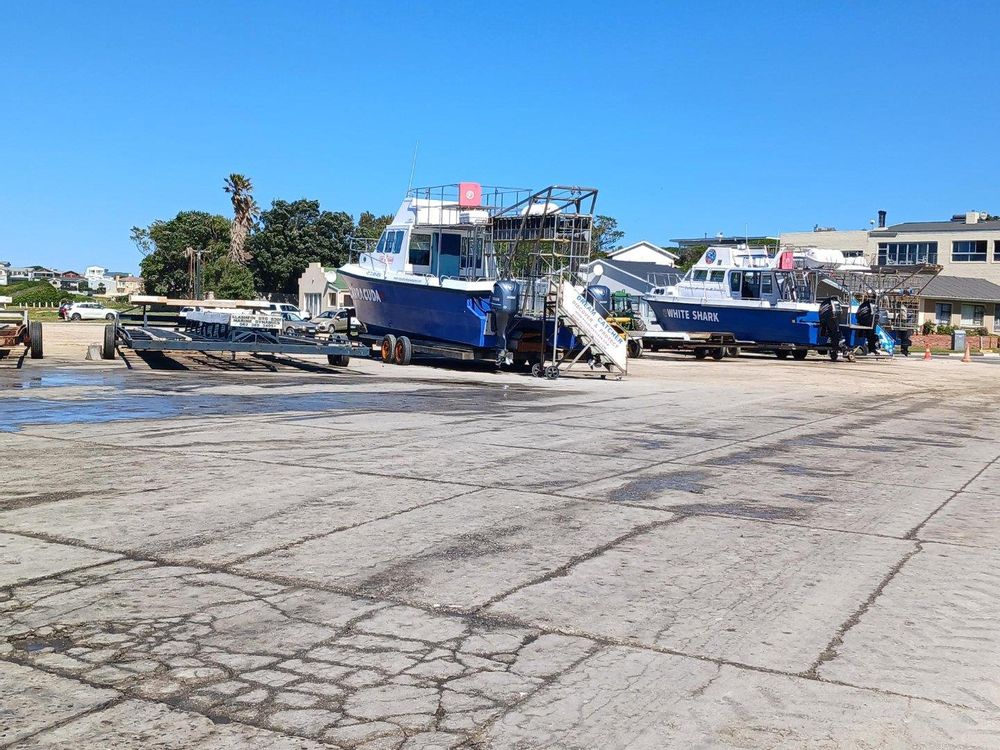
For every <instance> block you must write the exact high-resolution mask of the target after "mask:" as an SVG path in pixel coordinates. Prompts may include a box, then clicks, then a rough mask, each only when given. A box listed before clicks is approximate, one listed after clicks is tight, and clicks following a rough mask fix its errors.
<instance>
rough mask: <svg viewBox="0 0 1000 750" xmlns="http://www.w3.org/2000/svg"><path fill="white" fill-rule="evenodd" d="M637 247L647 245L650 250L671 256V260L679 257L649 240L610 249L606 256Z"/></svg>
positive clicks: (619, 253) (616, 254)
mask: <svg viewBox="0 0 1000 750" xmlns="http://www.w3.org/2000/svg"><path fill="white" fill-rule="evenodd" d="M638 247H648V248H649V249H650V250H653V251H655V252H658V253H661V254H663V255H666V256H667V257H668V258H672V259H673V260H677V259H678V258H680V256H679V255H678V254H677V253H673V252H671V251H670V250H669V249H667V248H665V247H660V246H659V245H656V244H654V243H652V242H650V241H649V240H640V241H639V242H634V243H632V244H631V245H629V246H628V247H620V248H618V249H617V250H612V251H611V252H610V253H608V257H609V258H614V257H616V256H618V255H622V254H623V253H627V252H628V251H629V250H635V249H636V248H638Z"/></svg>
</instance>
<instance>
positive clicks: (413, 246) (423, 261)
mask: <svg viewBox="0 0 1000 750" xmlns="http://www.w3.org/2000/svg"><path fill="white" fill-rule="evenodd" d="M409 261H410V263H411V264H412V265H414V266H429V265H430V264H431V236H430V235H429V234H417V233H416V232H414V233H413V234H411V235H410V254H409Z"/></svg>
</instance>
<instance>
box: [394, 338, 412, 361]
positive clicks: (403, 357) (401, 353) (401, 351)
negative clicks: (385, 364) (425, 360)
mask: <svg viewBox="0 0 1000 750" xmlns="http://www.w3.org/2000/svg"><path fill="white" fill-rule="evenodd" d="M392 359H393V361H394V362H395V363H396V364H397V365H408V364H410V360H411V359H413V344H411V343H410V339H409V337H408V336H400V337H399V338H398V339H396V346H395V347H393V350H392Z"/></svg>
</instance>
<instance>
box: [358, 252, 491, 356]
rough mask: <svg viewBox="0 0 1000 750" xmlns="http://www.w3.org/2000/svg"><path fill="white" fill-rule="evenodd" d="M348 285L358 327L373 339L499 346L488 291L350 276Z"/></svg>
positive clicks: (488, 347) (486, 347)
mask: <svg viewBox="0 0 1000 750" xmlns="http://www.w3.org/2000/svg"><path fill="white" fill-rule="evenodd" d="M339 273H340V274H341V276H343V277H344V278H345V279H346V280H347V285H348V287H349V288H350V290H351V299H352V301H353V303H354V309H355V310H356V311H357V313H356V315H357V318H358V321H360V322H361V323H362V324H364V326H365V328H366V330H367V331H368V332H369V333H371V334H374V335H377V336H382V335H385V334H389V333H392V334H395V335H397V336H398V335H400V334H405V335H407V336H410V337H411V338H415V339H426V340H429V341H439V342H442V343H448V344H458V345H462V346H471V347H474V348H477V349H493V348H496V346H497V337H496V332H495V331H494V330H493V315H492V313H491V312H490V294H491V292H490V291H487V290H476V291H472V290H463V289H449V288H446V287H437V286H426V285H423V284H413V283H408V282H405V281H395V280H392V279H379V278H371V277H367V276H361V275H357V274H353V273H351V272H349V271H345V270H344V269H341V270H340V271H339Z"/></svg>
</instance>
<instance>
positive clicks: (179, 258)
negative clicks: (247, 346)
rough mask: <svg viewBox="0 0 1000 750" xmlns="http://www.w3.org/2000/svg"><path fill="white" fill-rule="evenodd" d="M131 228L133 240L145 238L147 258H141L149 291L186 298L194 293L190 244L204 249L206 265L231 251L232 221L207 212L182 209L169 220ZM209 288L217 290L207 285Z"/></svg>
mask: <svg viewBox="0 0 1000 750" xmlns="http://www.w3.org/2000/svg"><path fill="white" fill-rule="evenodd" d="M137 229H138V228H137V227H133V228H132V230H133V231H132V239H133V241H136V244H137V247H139V250H140V252H142V251H143V250H144V248H143V246H142V244H140V242H138V241H137V239H140V240H141V239H146V240H147V241H148V245H147V246H146V248H145V257H144V258H143V259H142V261H140V263H139V267H140V268H141V270H142V277H143V279H144V280H145V285H146V293H147V294H160V295H165V296H168V297H185V296H188V295H191V294H193V288H192V279H191V275H190V273H189V268H190V261H189V259H188V255H187V253H186V250H187V248H188V247H192V248H195V249H196V250H201V251H202V259H203V265H204V266H205V267H207V266H208V265H209V264H211V263H212V261H213V260H215V259H217V258H220V257H223V256H226V255H227V254H228V252H229V220H228V219H226V217H224V216H219V215H217V214H209V213H205V212H204V211H181V212H180V213H179V214H177V216H175V217H174V218H173V219H170V220H169V221H162V220H157V221H154V222H153V223H152V224H150V225H149V227H148V228H147V229H143V230H139V231H138V232H136V230H137ZM205 290H206V291H216V290H215V289H213V288H212V287H211V286H210V285H208V284H206V285H205Z"/></svg>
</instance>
